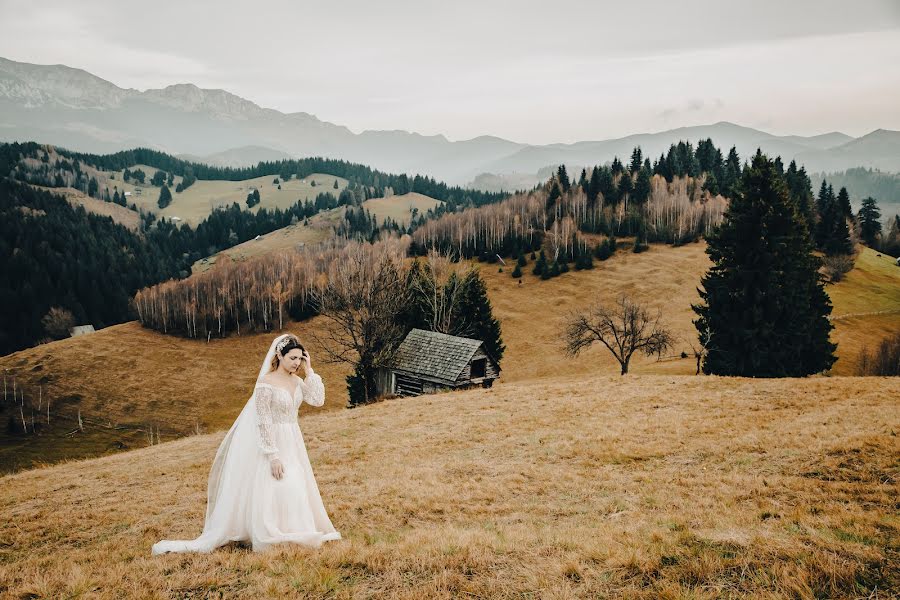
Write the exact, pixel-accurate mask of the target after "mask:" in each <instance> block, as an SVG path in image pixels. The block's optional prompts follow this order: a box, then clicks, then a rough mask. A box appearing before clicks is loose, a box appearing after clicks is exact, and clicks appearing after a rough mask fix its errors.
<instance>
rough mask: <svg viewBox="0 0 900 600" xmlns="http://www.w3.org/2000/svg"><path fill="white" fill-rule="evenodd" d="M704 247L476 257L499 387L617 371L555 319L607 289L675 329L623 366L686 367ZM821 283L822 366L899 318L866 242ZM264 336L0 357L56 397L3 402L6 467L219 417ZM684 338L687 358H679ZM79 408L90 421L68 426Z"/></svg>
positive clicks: (96, 341) (131, 329) (87, 339)
mask: <svg viewBox="0 0 900 600" xmlns="http://www.w3.org/2000/svg"><path fill="white" fill-rule="evenodd" d="M704 249H705V244H702V243H696V244H689V245H686V246H681V247H677V248H672V247H668V246H664V245H656V244H654V245H652V246H651V250H650V251H648V252H644V253H641V254H633V253H631V252H628V251H626V250H620V251H619V252H618V253H617V254H616V255H615V256H614V257H613V258H611V259H609V260H607V261H605V262H602V263H601V262H598V263H596V265H597V266H596V268H595V269H594V270H592V271H581V272H570V273H566V274H563V275H562V276H560V277H557V278H554V279H551V280H548V281H541V280H540V279H538V278H537V277H535V276H533V275H531V274H530V267H529V268H527V269H526V273H527V274H526V275H525V276H524V277H523V278H522V283H521V284H519V283H518V281H517V280H515V279H513V278H511V277H510V276H509V269H507V270H506V272H503V273H500V272H498V268H499V266H491V265H482V266H481V272H482V276H483V277H484V279H485V282H486V284H487V287H488V293H489V297H490V299H491V303H492V305H493V308H494V314H495V316H497V318H498V319H499V320H500V322H501V326H502V335H503V340H504V343H505V344H506V347H507V350H506V353H505V356H504V360H503V364H502V368H503V373H502V376H501V378H500V380H499V381H498V383H497V386H499V387H503V386H505V385H507V384H512V383H518V382H523V381H531V380H553V379H557V380H564V379H566V378H577V377H582V376H586V375H593V374H615V373H618V364H617V363H616V362H615V359H614V358H613V357H612V356H611V355H610V354H609V353H608V352H607V351H606V350H605V349H601V348H599V347H594V348H591V349H589V350H588V351H586V352H584V353H583V354H581V355H580V356H579V357H578V358H575V359H572V358H569V357H567V356H565V355H564V353H563V351H562V342H561V339H560V331H561V330H562V319H563V318H564V317H565V315H566V313H567V311H569V310H570V309H574V308H578V307H586V306H587V305H589V304H590V303H591V302H593V301H595V300H597V299H600V300H602V301H606V302H608V301H611V300H613V299H615V297H616V295H617V294H618V293H619V292H626V293H629V294H631V295H632V296H634V297H636V298H638V299H640V300H641V301H642V302H644V303H646V304H647V305H648V306H649V307H650V308H651V309H652V310H654V311H655V310H656V309H659V310H661V311H662V317H663V319H662V320H663V322H664V324H666V325H667V326H668V327H669V328H670V329H671V330H672V332H673V333H674V334H675V335H676V337H677V345H676V347H675V349H674V350H673V351H672V352H671V353H670V355H668V356H666V357H663V360H661V361H657V360H656V358H645V357H642V356H639V357H635V358H634V359H633V361H632V367H631V371H632V373H633V374H638V375H641V374H659V375H692V374H693V373H694V371H695V368H696V363H695V360H694V358H693V356H692V350H691V346H690V342H691V341H692V340H694V339H696V334H695V330H694V327H693V325H692V320H693V318H695V315H694V313H693V312H692V311H691V309H690V304H691V303H692V302H696V301H698V300H699V297H698V295H697V292H696V287H697V286H698V285H699V280H700V277H701V276H702V274H703V273H704V272H705V271H706V269H707V268H708V267H709V261H708V258H707V256H706V254H705V253H704ZM826 289H827V290H828V292H829V294H831V297H832V300H833V303H834V312H833V315H834V316H835V317H836V318H835V320H834V323H835V330H834V331H833V332H832V335H833V338H832V339H833V340H835V341H836V342H837V343H838V357H839V360H838V361H837V363H836V364H835V365H834V367H833V369H832V374H839V375H852V374H855V373H856V360H857V357H858V355H859V352H860V350H861V349H862V347H863V345H866V344H868V345H870V346H872V345H874V344H876V343H877V342H878V341H879V340H880V339H882V338H883V337H884V336H886V335H888V334H889V333H890V332H892V331H897V330H898V329H900V269H898V268H897V267H895V266H893V264H891V260H890V259H889V258H888V257H885V256H881V257H878V256H877V253H875V252H874V251H872V250H869V249H864V250H863V252H862V254H861V255H860V258H859V259H858V261H857V267H856V268H855V269H854V270H853V271H851V272H850V273H848V274H847V276H846V279H845V280H843V281H841V282H840V283H838V284H835V285H830V286H828V287H827V288H826ZM869 313H876V314H869ZM317 327H318V325H317V320H316V319H313V320H311V321H308V322H303V323H291V324H290V325H289V326H288V327H287V329H288V330H289V331H293V332H296V333H298V334H299V335H300V337H301V338H302V339H304V340H305V341H306V343H308V344H310V345H311V351H312V355H313V357H314V359H318V358H319V357H320V356H321V352H320V351H319V350H318V349H317V348H316V347H315V345H314V344H312V342H311V340H310V337H309V332H310V331H313V330H315V329H316V328H317ZM271 335H272V334H254V335H249V336H248V335H244V336H239V337H238V336H234V337H230V338H225V339H212V340H210V342H209V343H208V344H207V342H206V340H201V341H197V340H188V339H182V338H177V337H172V336H166V335H163V334H160V333H157V332H155V331H152V330H148V329H144V328H141V327H140V326H139V325H138V324H137V323H126V324H123V325H117V326H113V327H109V328H107V329H104V330H101V331H98V332H97V333H94V334H91V335H88V336H84V337H78V338H70V339H67V340H62V341H59V342H53V343H51V344H45V345H41V346H37V347H35V348H31V349H28V350H24V351H21V352H17V353H15V354H11V355H8V356H5V357H0V370H2V371H3V372H4V373H7V374H8V376H9V377H12V376H13V375H15V376H16V377H17V381H18V385H19V386H20V387H21V386H24V387H25V389H26V393H27V394H28V395H29V397H34V396H36V395H37V394H38V393H39V391H38V386H39V385H43V386H44V387H43V388H42V390H43V391H42V392H40V393H42V394H44V395H45V396H44V397H45V398H50V401H51V407H52V408H51V412H52V415H51V417H52V418H51V428H50V429H48V430H45V431H43V432H41V435H38V436H36V437H33V438H26V437H24V436H22V435H21V434H19V433H16V431H17V429H16V428H17V426H18V425H17V419H18V418H19V417H20V415H19V414H18V409H17V408H16V407H15V406H14V405H11V404H10V403H9V402H7V404H6V405H5V407H4V411H3V412H2V414H3V415H5V418H6V419H7V420H8V421H9V423H5V424H6V425H7V428H6V429H3V430H0V465H2V466H3V469H2V470H4V471H9V470H16V469H19V468H22V467H27V466H28V465H31V464H36V463H39V462H42V461H43V462H55V461H57V460H60V459H64V458H77V457H83V456H95V455H98V454H104V453H107V452H117V451H120V450H122V449H125V447H127V448H134V447H136V446H144V445H147V444H148V443H149V442H148V436H147V433H148V430H149V429H150V427H151V426H152V427H153V428H155V430H156V431H158V432H159V433H160V435H161V439H163V440H167V439H172V438H174V437H180V436H183V435H186V434H188V433H191V432H194V431H196V430H200V431H215V430H218V429H221V428H225V427H228V426H229V425H230V424H231V422H232V421H233V419H234V416H235V415H236V414H237V412H238V409H239V408H240V407H241V406H242V405H243V403H244V401H245V400H246V397H247V394H248V393H249V392H250V390H251V388H252V381H253V377H254V376H255V371H256V368H257V367H256V363H257V361H258V360H260V359H259V357H260V356H261V355H262V353H263V351H264V350H265V348H266V347H267V346H268V341H267V340H269V339H271ZM122 348H136V350H135V352H133V353H131V352H122V351H121V349H122ZM682 351H683V352H685V353H686V354H687V358H681V352H682ZM314 366H315V368H316V370H317V371H319V372H321V373H322V375H323V377H324V379H325V381H326V385H327V387H328V390H329V396H328V401H327V403H326V408H327V409H328V410H339V409H340V408H342V407H343V406H344V405H345V404H346V399H347V395H346V386H345V380H344V377H345V376H346V375H347V374H348V373H349V372H348V370H347V369H346V368H345V367H343V366H334V365H325V364H322V363H321V362H314ZM103 373H115V374H116V376H115V377H114V378H110V377H104V376H103ZM629 376H630V375H629ZM9 385H11V383H10V384H9ZM78 410H80V411H81V415H82V417H83V418H85V419H88V420H89V421H90V425H89V426H88V427H87V428H86V429H85V431H84V432H81V431H79V432H77V433H73V431H74V430H75V429H77V414H78V412H77V411H78ZM29 418H30V415H26V419H29ZM37 419H38V421H40V419H41V416H40V414H39V415H37ZM10 423H11V424H10ZM117 427H118V428H119V429H117ZM18 431H20V429H19V430H18Z"/></svg>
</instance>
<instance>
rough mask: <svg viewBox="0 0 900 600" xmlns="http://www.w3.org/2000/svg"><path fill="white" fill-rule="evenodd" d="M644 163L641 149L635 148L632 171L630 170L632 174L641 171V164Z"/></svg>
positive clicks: (632, 157)
mask: <svg viewBox="0 0 900 600" xmlns="http://www.w3.org/2000/svg"><path fill="white" fill-rule="evenodd" d="M643 162H644V158H643V154H641V147H640V146H635V148H634V150H633V151H632V152H631V169H629V170H630V171H631V172H632V173H637V172H638V171H640V170H641V163H643Z"/></svg>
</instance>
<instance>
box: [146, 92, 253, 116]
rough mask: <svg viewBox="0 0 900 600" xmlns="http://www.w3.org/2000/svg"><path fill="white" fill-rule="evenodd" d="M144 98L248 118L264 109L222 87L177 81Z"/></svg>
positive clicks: (221, 114)
mask: <svg viewBox="0 0 900 600" xmlns="http://www.w3.org/2000/svg"><path fill="white" fill-rule="evenodd" d="M141 97H142V98H143V99H146V100H149V101H151V102H156V103H158V104H164V105H166V106H169V107H172V108H177V109H180V110H183V111H186V112H200V111H204V112H208V113H211V114H213V115H215V116H217V117H227V118H238V119H246V118H250V117H252V116H257V115H259V114H260V113H261V112H263V109H262V108H261V107H260V106H259V105H257V104H255V103H254V102H251V101H249V100H245V99H243V98H241V97H240V96H236V95H234V94H232V93H230V92H226V91H225V90H220V89H202V88H199V87H197V86H196V85H194V84H193V83H176V84H173V85H169V86H166V87H164V88H162V89H151V90H147V91H146V92H144V93H143V94H141Z"/></svg>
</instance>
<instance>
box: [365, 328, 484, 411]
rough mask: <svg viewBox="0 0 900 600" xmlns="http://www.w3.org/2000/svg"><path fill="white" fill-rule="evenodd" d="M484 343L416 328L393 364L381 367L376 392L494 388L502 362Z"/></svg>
mask: <svg viewBox="0 0 900 600" xmlns="http://www.w3.org/2000/svg"><path fill="white" fill-rule="evenodd" d="M483 346H484V342H483V341H481V340H476V339H472V338H465V337H459V336H455V335H447V334H446V333H438V332H436V331H426V330H424V329H413V330H412V331H410V332H409V335H407V336H406V339H404V340H403V343H402V344H400V348H399V349H398V350H397V354H396V355H395V357H394V363H393V366H392V367H390V368H384V369H380V370H379V373H378V381H377V393H378V394H379V395H389V394H396V395H399V396H418V395H419V394H430V393H432V392H436V391H439V390H447V389H449V390H453V389H461V388H466V387H472V386H476V385H480V386H482V387H491V385H493V383H494V380H495V379H497V378H498V377H500V365H499V364H497V361H496V360H495V359H494V358H493V357H492V356H490V355H489V354H488V353H487V352H485V350H484V347H483Z"/></svg>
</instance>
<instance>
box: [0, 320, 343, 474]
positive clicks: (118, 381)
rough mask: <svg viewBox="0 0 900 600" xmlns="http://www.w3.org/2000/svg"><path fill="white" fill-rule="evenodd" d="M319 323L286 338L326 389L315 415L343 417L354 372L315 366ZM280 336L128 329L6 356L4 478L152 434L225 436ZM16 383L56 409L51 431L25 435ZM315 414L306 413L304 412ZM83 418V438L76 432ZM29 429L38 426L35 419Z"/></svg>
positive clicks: (1, 366)
mask: <svg viewBox="0 0 900 600" xmlns="http://www.w3.org/2000/svg"><path fill="white" fill-rule="evenodd" d="M316 322H317V321H316V320H315V319H313V320H312V321H311V322H309V323H300V324H297V323H292V324H290V326H289V327H288V331H291V332H293V333H296V334H297V335H299V336H300V338H301V339H302V340H303V341H304V343H305V344H307V345H308V347H309V348H310V352H311V354H312V357H313V368H314V369H315V370H316V372H318V373H320V374H321V375H322V377H323V378H324V379H325V381H326V385H327V386H328V396H327V399H326V404H325V406H324V407H323V408H320V409H316V410H319V411H323V410H324V411H328V410H340V409H341V408H343V407H344V406H345V405H346V403H347V391H346V385H345V384H344V377H345V376H346V374H347V373H349V371H348V370H347V369H345V368H343V367H341V366H337V365H328V364H325V363H324V362H322V361H320V360H318V359H319V358H320V357H321V356H322V354H321V352H319V351H318V349H317V348H316V345H315V343H313V341H312V340H311V339H310V338H309V336H308V334H307V332H308V331H309V330H310V328H312V327H315V326H316ZM275 335H276V334H275V333H263V334H254V335H243V336H235V337H232V338H227V339H218V340H217V339H213V340H210V342H209V343H208V344H207V343H206V340H201V341H198V340H188V339H182V338H176V337H172V336H167V335H163V334H161V333H157V332H156V331H153V330H150V329H144V328H143V327H141V326H140V325H139V324H138V323H137V322H131V323H124V324H122V325H115V326H113V327H108V328H106V329H102V330H100V331H98V332H96V333H93V334H90V335H86V336H81V337H76V338H69V339H66V340H61V341H58V342H53V343H51V344H44V345H40V346H36V347H34V348H29V349H27V350H23V351H21V352H17V353H15V354H11V355H8V356H4V357H0V371H2V372H3V373H4V374H6V376H7V377H6V385H7V389H8V400H7V401H6V402H5V403H3V404H2V407H3V410H2V411H0V414H2V415H3V416H4V420H3V422H2V423H0V473H3V472H8V471H11V470H16V469H19V468H22V467H26V466H28V465H31V464H35V463H41V462H56V461H58V460H61V459H64V458H79V457H83V456H96V455H99V454H105V453H109V452H117V451H121V450H125V449H129V448H134V447H140V446H146V445H148V444H149V440H148V433H149V431H150V428H151V427H152V428H153V430H154V431H159V437H160V438H161V439H162V440H163V441H165V440H167V439H168V440H171V439H173V438H174V437H181V436H184V435H187V434H189V433H192V432H196V431H198V430H199V431H216V430H219V429H223V428H226V429H227V428H228V427H229V426H230V425H231V423H232V422H233V421H234V418H235V416H236V415H237V413H238V412H240V408H241V407H242V406H243V405H244V403H245V402H246V400H247V398H248V397H249V394H250V393H251V392H252V391H253V382H254V381H255V379H256V371H257V369H259V365H260V363H261V362H262V359H263V357H264V356H265V353H266V351H267V350H268V348H269V344H270V343H271V340H272V338H273V337H274V336H275ZM14 376H15V377H16V378H17V385H18V386H19V389H22V388H23V387H24V390H25V394H26V395H27V396H28V398H29V399H31V398H34V399H35V403H36V400H37V398H38V394H39V387H38V386H39V385H42V386H43V387H42V397H43V399H44V402H46V400H47V399H49V401H50V412H51V415H50V426H49V427H47V426H46V417H45V415H43V411H42V412H41V414H38V415H37V416H36V420H37V422H38V423H39V424H42V423H43V424H44V429H43V430H42V431H40V432H39V435H37V436H31V435H29V436H25V435H23V434H22V433H21V427H20V420H19V417H20V415H19V410H18V408H17V405H14V404H13V403H12V399H11V398H12V378H13V377H14ZM0 403H2V399H0ZM44 406H46V404H45V405H44ZM310 409H311V408H310V407H309V406H306V405H304V407H303V409H302V410H301V413H303V412H304V411H307V410H310ZM79 411H80V413H81V416H82V420H83V421H84V422H85V423H84V431H81V430H79V428H78V413H79ZM10 417H12V420H11V424H10ZM26 420H27V421H28V422H29V423H30V422H31V414H26ZM73 431H74V432H75V433H73Z"/></svg>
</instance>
